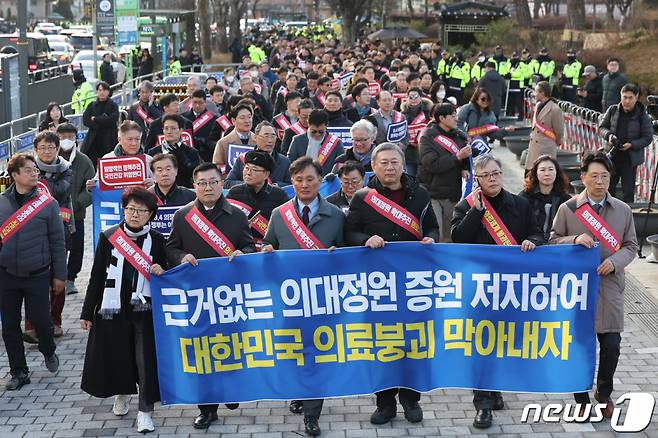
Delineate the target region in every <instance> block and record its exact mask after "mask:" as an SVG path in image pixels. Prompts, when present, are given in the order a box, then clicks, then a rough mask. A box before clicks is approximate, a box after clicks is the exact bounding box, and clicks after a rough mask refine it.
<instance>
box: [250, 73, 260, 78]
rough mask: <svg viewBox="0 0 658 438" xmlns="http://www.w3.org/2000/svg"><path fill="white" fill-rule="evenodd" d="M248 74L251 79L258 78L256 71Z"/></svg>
mask: <svg viewBox="0 0 658 438" xmlns="http://www.w3.org/2000/svg"><path fill="white" fill-rule="evenodd" d="M249 74H250V75H251V77H252V78H257V77H258V72H257V71H250V72H249Z"/></svg>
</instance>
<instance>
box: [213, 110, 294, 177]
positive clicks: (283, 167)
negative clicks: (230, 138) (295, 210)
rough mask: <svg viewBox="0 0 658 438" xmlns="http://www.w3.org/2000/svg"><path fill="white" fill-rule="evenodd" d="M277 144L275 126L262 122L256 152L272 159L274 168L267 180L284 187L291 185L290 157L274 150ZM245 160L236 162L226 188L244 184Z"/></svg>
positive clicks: (258, 128)
mask: <svg viewBox="0 0 658 438" xmlns="http://www.w3.org/2000/svg"><path fill="white" fill-rule="evenodd" d="M275 143H276V131H275V129H274V126H273V125H272V124H271V123H270V122H260V123H259V124H258V126H256V148H255V150H257V151H262V152H265V153H267V154H269V155H270V156H271V157H272V161H273V162H274V166H273V167H272V169H271V170H270V174H269V176H268V178H267V179H268V180H269V183H270V184H271V185H277V186H279V187H283V186H287V185H289V184H290V160H288V157H286V156H285V155H283V154H280V153H278V152H276V151H275V150H274V146H275ZM243 158H244V156H242V157H240V159H238V160H235V163H234V164H233V167H232V168H231V172H229V174H228V176H227V177H226V182H225V183H224V188H227V189H228V188H231V187H233V186H235V185H238V184H242V182H243V181H244V179H243V174H244V166H245V162H244V160H243Z"/></svg>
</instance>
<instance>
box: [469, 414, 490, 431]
mask: <svg viewBox="0 0 658 438" xmlns="http://www.w3.org/2000/svg"><path fill="white" fill-rule="evenodd" d="M492 422H493V415H492V414H491V409H480V410H479V411H477V414H475V419H474V420H473V426H475V427H477V428H478V429H488V428H490V427H491V423H492Z"/></svg>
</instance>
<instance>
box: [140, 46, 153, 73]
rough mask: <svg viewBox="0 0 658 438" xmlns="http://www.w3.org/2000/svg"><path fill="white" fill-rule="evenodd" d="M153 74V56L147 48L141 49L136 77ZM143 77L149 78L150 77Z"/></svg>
mask: <svg viewBox="0 0 658 438" xmlns="http://www.w3.org/2000/svg"><path fill="white" fill-rule="evenodd" d="M152 74H153V57H152V56H151V53H150V52H149V49H142V53H141V55H140V57H139V70H138V72H137V77H142V76H148V75H152ZM143 79H149V80H150V79H151V78H150V77H147V78H143Z"/></svg>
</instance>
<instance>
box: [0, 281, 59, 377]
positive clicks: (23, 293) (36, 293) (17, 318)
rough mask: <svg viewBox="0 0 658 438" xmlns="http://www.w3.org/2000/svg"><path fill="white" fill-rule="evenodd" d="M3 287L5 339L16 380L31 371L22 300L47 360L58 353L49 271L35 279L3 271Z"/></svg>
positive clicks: (0, 282) (11, 371)
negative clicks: (54, 331)
mask: <svg viewBox="0 0 658 438" xmlns="http://www.w3.org/2000/svg"><path fill="white" fill-rule="evenodd" d="M0 284H2V297H1V298H2V299H1V301H2V304H1V313H2V339H3V340H4V342H5V349H6V350H7V357H8V358H9V367H10V373H11V375H12V376H15V375H16V374H19V373H21V372H25V373H27V371H28V368H27V362H26V361H25V348H24V346H23V331H22V330H21V321H22V319H23V318H22V315H21V309H22V308H23V300H25V314H26V318H27V319H29V320H30V321H32V325H33V327H34V329H35V330H36V332H37V337H38V338H39V351H40V352H41V353H43V355H44V356H45V357H50V356H52V355H53V353H55V341H54V338H53V321H52V318H51V317H50V299H49V296H50V294H49V289H50V275H49V273H48V272H47V271H46V272H45V273H44V274H42V275H38V276H34V277H16V276H14V275H11V274H9V273H8V272H7V271H6V270H4V269H1V268H0Z"/></svg>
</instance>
